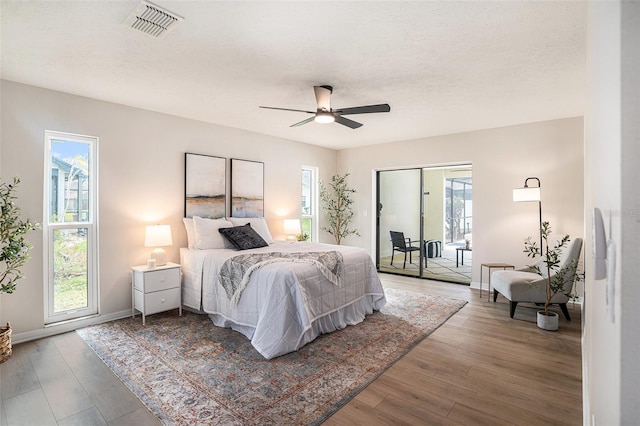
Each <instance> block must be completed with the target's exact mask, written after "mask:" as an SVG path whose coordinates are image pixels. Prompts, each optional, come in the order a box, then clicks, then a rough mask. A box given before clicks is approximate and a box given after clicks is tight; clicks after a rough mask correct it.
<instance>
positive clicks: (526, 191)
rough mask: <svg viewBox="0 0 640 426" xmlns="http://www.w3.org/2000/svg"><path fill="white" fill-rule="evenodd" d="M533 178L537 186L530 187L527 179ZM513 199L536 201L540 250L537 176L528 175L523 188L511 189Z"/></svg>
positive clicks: (540, 215)
mask: <svg viewBox="0 0 640 426" xmlns="http://www.w3.org/2000/svg"><path fill="white" fill-rule="evenodd" d="M530 180H534V181H536V182H537V183H538V186H537V187H530V186H529V181H530ZM513 201H515V202H521V201H535V202H537V203H538V221H539V224H538V226H539V229H540V250H542V201H541V197H540V179H538V178H537V177H528V178H527V179H525V181H524V187H523V188H516V189H514V190H513Z"/></svg>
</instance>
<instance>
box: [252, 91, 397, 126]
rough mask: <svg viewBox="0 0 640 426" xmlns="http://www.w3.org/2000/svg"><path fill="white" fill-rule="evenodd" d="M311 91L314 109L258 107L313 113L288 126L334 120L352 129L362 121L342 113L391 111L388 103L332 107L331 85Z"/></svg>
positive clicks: (360, 124) (331, 121)
mask: <svg viewBox="0 0 640 426" xmlns="http://www.w3.org/2000/svg"><path fill="white" fill-rule="evenodd" d="M313 91H314V92H315V95H316V104H317V105H318V108H317V109H316V110H315V111H305V110H301V109H290V108H276V107H268V106H261V107H260V108H266V109H278V110H281V111H296V112H304V113H307V114H313V117H309V118H307V119H305V120H302V121H300V122H298V123H295V124H292V125H291V126H289V127H298V126H302V125H303V124H307V123H310V122H312V121H315V122H317V123H333V122H336V123H338V124H342V125H343V126H347V127H350V128H352V129H357V128H358V127H362V123H358V122H357V121H353V120H350V119H348V118H345V117H343V115H350V114H370V113H373V112H389V111H391V107H390V106H389V104H379V105H366V106H359V107H351V108H337V109H332V108H331V93H333V87H331V86H313Z"/></svg>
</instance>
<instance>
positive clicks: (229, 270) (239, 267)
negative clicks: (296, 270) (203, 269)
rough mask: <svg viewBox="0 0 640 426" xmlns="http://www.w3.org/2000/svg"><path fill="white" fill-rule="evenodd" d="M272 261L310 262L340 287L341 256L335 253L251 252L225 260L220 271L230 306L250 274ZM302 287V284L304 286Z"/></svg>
mask: <svg viewBox="0 0 640 426" xmlns="http://www.w3.org/2000/svg"><path fill="white" fill-rule="evenodd" d="M275 262H297V263H310V264H312V265H314V266H315V267H316V268H318V270H319V271H320V272H321V273H322V275H324V276H325V278H327V279H328V280H329V281H331V282H332V283H333V284H335V285H340V277H341V276H342V268H343V259H342V253H340V252H337V251H327V252H308V253H281V252H273V253H252V254H242V255H239V256H234V257H232V258H230V259H227V260H226V261H225V262H224V264H223V265H222V268H220V283H221V284H222V287H224V290H225V291H226V293H227V297H229V300H231V304H232V305H233V306H235V305H237V304H238V301H239V300H240V295H241V294H242V292H243V291H244V288H245V287H246V286H247V283H248V282H249V279H250V278H251V274H252V273H253V271H255V270H256V269H258V268H261V267H262V266H264V265H268V264H270V263H275ZM303 284H304V283H303Z"/></svg>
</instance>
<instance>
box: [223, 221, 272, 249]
mask: <svg viewBox="0 0 640 426" xmlns="http://www.w3.org/2000/svg"><path fill="white" fill-rule="evenodd" d="M218 231H219V232H220V233H221V234H222V236H223V237H225V238H226V239H227V241H229V242H230V243H231V244H233V246H234V247H235V248H237V249H238V250H247V249H252V248H260V247H266V246H268V245H269V244H267V242H266V241H265V240H264V239H263V238H262V237H261V236H260V234H258V233H257V232H256V231H255V230H254V229H253V228H251V225H250V224H248V223H247V224H246V225H243V226H234V227H232V228H220V229H218Z"/></svg>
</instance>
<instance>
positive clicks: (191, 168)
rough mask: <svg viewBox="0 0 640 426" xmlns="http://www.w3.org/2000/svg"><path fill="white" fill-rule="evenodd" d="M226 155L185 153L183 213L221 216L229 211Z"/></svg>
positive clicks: (215, 217)
mask: <svg viewBox="0 0 640 426" xmlns="http://www.w3.org/2000/svg"><path fill="white" fill-rule="evenodd" d="M226 167H227V159H226V158H222V157H214V156H211V155H202V154H192V153H189V152H187V153H185V155H184V170H185V178H184V186H185V189H184V193H185V197H184V217H193V216H200V217H206V218H213V219H217V218H221V217H224V216H225V214H226V206H227V198H226V180H225V179H226V174H227V170H226Z"/></svg>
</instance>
